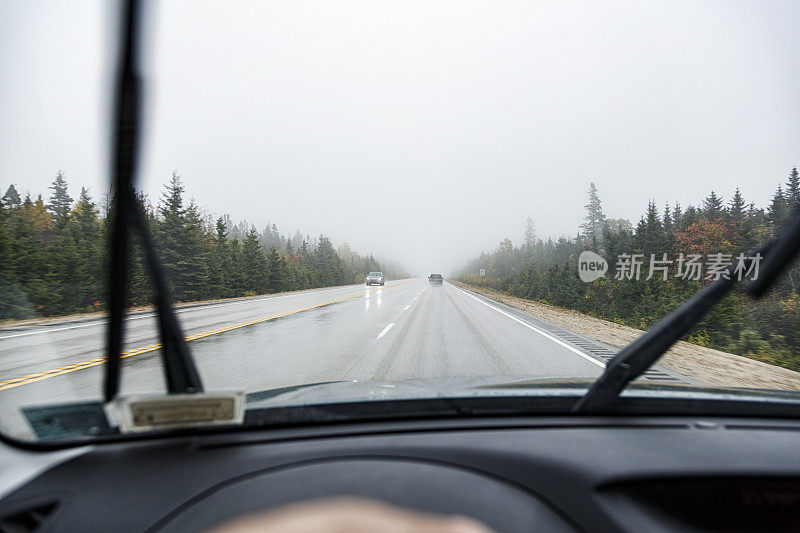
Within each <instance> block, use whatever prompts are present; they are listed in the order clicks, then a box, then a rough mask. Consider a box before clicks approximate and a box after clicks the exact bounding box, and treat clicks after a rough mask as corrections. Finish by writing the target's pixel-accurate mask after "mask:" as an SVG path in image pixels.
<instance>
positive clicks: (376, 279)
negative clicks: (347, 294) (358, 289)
mask: <svg viewBox="0 0 800 533" xmlns="http://www.w3.org/2000/svg"><path fill="white" fill-rule="evenodd" d="M384 283H386V278H384V277H383V272H370V273H369V275H368V276H367V281H366V283H365V285H383V284H384Z"/></svg>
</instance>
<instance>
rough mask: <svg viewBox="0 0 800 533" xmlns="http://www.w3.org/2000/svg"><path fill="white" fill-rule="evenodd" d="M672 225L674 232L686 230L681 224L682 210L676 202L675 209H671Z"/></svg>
mask: <svg viewBox="0 0 800 533" xmlns="http://www.w3.org/2000/svg"><path fill="white" fill-rule="evenodd" d="M672 225H673V226H674V227H675V230H682V229H685V228H686V225H685V224H684V223H683V209H682V208H681V204H680V203H678V202H675V207H674V208H673V209H672Z"/></svg>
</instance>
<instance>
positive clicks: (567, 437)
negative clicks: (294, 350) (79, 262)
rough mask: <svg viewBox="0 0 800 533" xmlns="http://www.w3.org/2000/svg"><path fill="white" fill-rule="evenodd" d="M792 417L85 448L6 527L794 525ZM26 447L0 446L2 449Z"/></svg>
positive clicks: (268, 435) (523, 425)
mask: <svg viewBox="0 0 800 533" xmlns="http://www.w3.org/2000/svg"><path fill="white" fill-rule="evenodd" d="M799 445H800V422H798V421H796V420H781V419H754V418H746V419H742V418H713V417H704V418H702V419H699V418H679V417H581V418H577V417H524V418H523V417H520V418H479V419H450V420H445V421H442V420H437V421H418V422H415V421H403V422H391V423H388V422H372V423H361V424H332V425H325V426H316V427H303V428H283V429H262V430H256V431H251V432H242V433H235V434H217V435H206V436H202V437H181V438H169V439H160V440H152V441H139V442H132V443H118V444H108V445H98V446H93V447H88V448H86V449H85V451H82V452H80V453H77V454H75V456H74V457H71V458H69V459H68V460H65V461H61V462H57V463H56V464H53V465H52V466H50V467H49V468H47V469H45V470H44V471H43V472H41V473H39V474H38V475H37V476H35V477H33V478H32V479H30V480H28V481H27V482H26V483H24V484H22V485H21V486H18V487H17V488H16V489H15V490H13V491H12V492H10V493H8V494H6V495H5V497H4V498H3V499H2V501H0V531H4V532H5V531H9V532H10V531H108V530H109V529H110V526H111V525H113V528H114V529H116V530H118V531H204V530H207V529H209V528H212V527H214V526H216V525H219V524H221V523H224V522H226V521H228V520H230V519H232V518H235V517H239V516H242V515H246V514H250V513H254V512H257V511H262V510H267V509H271V508H275V507H277V506H280V505H283V504H287V503H293V502H300V501H306V500H312V499H317V498H322V497H328V496H337V495H354V496H364V497H368V498H372V499H377V500H381V501H384V502H388V503H394V504H398V505H401V506H404V507H408V508H412V509H417V510H422V511H431V512H437V513H444V514H462V515H466V516H470V517H474V518H476V519H478V520H481V521H483V522H484V523H486V524H487V525H489V526H490V527H492V528H494V529H495V530H497V531H532V530H540V531H687V530H706V531H729V530H750V531H764V530H793V529H797V528H798V527H800V446H799ZM31 453H37V454H43V455H44V456H46V455H47V454H57V453H63V452H30V451H22V450H17V449H14V448H11V447H9V446H3V448H2V456H3V457H0V459H2V461H3V463H5V464H8V462H9V461H13V460H14V455H15V454H19V455H22V454H31Z"/></svg>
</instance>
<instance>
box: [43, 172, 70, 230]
mask: <svg viewBox="0 0 800 533" xmlns="http://www.w3.org/2000/svg"><path fill="white" fill-rule="evenodd" d="M48 189H50V190H52V191H53V193H52V194H51V195H50V202H49V203H48V204H47V209H48V210H49V211H50V213H52V214H53V219H54V220H55V222H56V223H57V224H63V223H64V222H65V221H66V219H67V217H68V216H69V212H70V208H71V207H72V198H71V197H70V196H69V192H68V191H67V181H66V180H65V179H64V173H63V172H62V171H60V170H59V171H58V174H56V177H55V179H54V180H53V184H52V185H51V186H50V187H48Z"/></svg>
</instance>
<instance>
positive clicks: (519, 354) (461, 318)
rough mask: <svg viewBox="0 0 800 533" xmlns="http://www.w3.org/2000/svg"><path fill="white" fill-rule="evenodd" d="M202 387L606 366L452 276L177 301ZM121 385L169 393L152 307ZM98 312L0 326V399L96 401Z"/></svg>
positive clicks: (135, 330) (581, 374)
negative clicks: (439, 282)
mask: <svg viewBox="0 0 800 533" xmlns="http://www.w3.org/2000/svg"><path fill="white" fill-rule="evenodd" d="M177 313H178V317H179V320H180V322H181V324H182V326H183V328H184V333H185V334H186V336H187V338H188V339H190V342H189V345H190V347H191V350H192V353H193V355H194V358H195V360H196V362H197V365H198V368H199V371H200V374H201V376H202V379H203V383H204V386H205V388H206V390H244V391H247V392H255V391H261V390H265V389H271V388H277V387H286V386H292V385H298V384H305V383H315V382H322V381H337V380H360V381H367V380H373V381H397V380H406V379H423V378H442V377H471V376H510V377H517V378H520V377H525V378H560V377H561V378H576V377H577V378H594V377H597V376H598V375H599V374H600V373H601V372H602V370H603V366H604V363H603V362H602V360H601V359H599V358H597V357H596V356H595V355H592V354H591V353H589V352H587V351H586V350H585V349H583V348H581V347H579V346H577V345H575V344H573V343H570V342H569V341H566V340H564V339H563V337H562V338H559V336H558V335H554V334H552V333H551V332H548V331H546V330H545V329H542V327H541V324H540V323H537V322H536V321H535V320H533V319H532V318H531V317H527V315H523V314H522V313H520V312H518V311H513V310H511V309H509V308H507V307H504V306H502V305H501V304H497V303H495V302H492V301H490V300H487V299H485V298H483V297H481V296H478V295H475V294H474V293H471V292H468V291H465V290H463V289H460V288H458V287H456V286H454V285H451V284H449V283H445V284H444V285H443V286H441V287H439V286H429V285H428V282H427V280H426V279H410V280H400V281H390V282H387V284H386V286H385V287H378V286H373V287H365V286H363V285H350V286H344V287H334V288H328V289H317V290H311V291H302V292H297V293H287V294H278V295H271V296H269V295H268V296H261V297H254V298H248V299H241V300H233V301H228V302H221V303H211V304H201V305H196V306H188V307H182V308H180V309H178V311H177ZM126 320H127V321H126V344H125V347H124V350H125V356H124V357H125V359H124V363H123V367H122V393H123V394H132V393H142V392H158V391H163V390H164V378H163V371H162V369H161V366H160V352H159V350H158V346H157V344H158V342H159V341H158V330H157V327H156V321H155V317H154V316H153V314H152V313H150V312H145V313H138V314H133V315H129V316H128V318H127V319H126ZM104 336H105V322H104V320H103V319H102V318H89V319H85V318H84V319H81V320H72V321H70V320H65V321H61V322H55V323H53V322H48V323H47V324H40V325H33V326H19V327H12V328H6V329H3V330H0V405H2V406H3V407H2V420H4V421H5V422H3V423H4V424H5V423H8V421H9V416H10V417H12V418H13V417H15V416H16V414H17V413H18V411H19V407H20V406H29V405H42V404H48V403H63V402H69V401H76V400H88V399H99V398H100V396H101V393H100V391H101V381H102V375H103V370H104V367H105V364H104V361H103V355H104Z"/></svg>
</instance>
